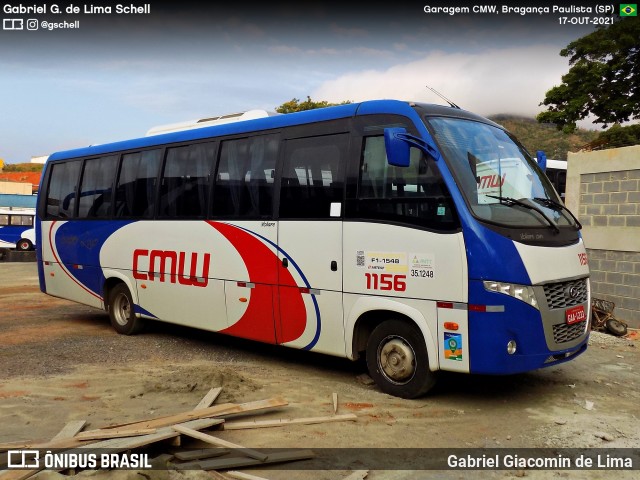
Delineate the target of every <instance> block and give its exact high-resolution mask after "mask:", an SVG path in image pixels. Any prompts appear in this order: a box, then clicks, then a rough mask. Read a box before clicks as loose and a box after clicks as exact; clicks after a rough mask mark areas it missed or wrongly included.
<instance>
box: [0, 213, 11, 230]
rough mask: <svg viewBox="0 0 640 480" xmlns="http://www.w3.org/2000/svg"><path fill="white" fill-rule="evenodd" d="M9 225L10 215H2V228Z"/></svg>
mask: <svg viewBox="0 0 640 480" xmlns="http://www.w3.org/2000/svg"><path fill="white" fill-rule="evenodd" d="M7 225H9V215H0V227H6V226H7Z"/></svg>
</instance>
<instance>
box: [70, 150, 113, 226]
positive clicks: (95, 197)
mask: <svg viewBox="0 0 640 480" xmlns="http://www.w3.org/2000/svg"><path fill="white" fill-rule="evenodd" d="M117 166H118V155H111V156H108V157H101V158H92V159H91V160H87V161H86V162H85V164H84V172H83V174H82V181H81V184H80V195H79V204H78V217H79V218H107V217H109V216H110V214H111V199H112V198H113V197H112V194H111V192H112V187H113V179H114V177H115V174H116V167H117Z"/></svg>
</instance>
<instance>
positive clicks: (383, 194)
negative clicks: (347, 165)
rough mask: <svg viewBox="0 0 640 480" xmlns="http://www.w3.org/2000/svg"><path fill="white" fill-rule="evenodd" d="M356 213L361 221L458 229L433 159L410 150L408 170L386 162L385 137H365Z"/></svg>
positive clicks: (446, 191)
mask: <svg viewBox="0 0 640 480" xmlns="http://www.w3.org/2000/svg"><path fill="white" fill-rule="evenodd" d="M357 205H358V214H359V216H361V217H363V218H372V219H381V220H390V221H397V222H402V223H412V224H416V225H421V226H425V227H430V228H438V229H442V228H444V229H449V228H457V225H458V221H457V216H456V213H455V209H454V204H453V200H452V199H451V196H450V195H449V191H448V189H447V187H446V186H445V184H444V182H443V181H442V177H441V176H440V171H439V170H438V168H437V166H436V162H435V160H433V158H430V157H427V156H425V154H424V153H423V152H422V151H420V150H418V149H417V148H411V164H410V166H409V167H406V168H401V167H393V166H391V165H389V164H388V163H387V155H386V152H385V146H384V137H382V136H374V137H366V138H364V144H363V148H362V158H361V164H360V182H359V185H358V203H357Z"/></svg>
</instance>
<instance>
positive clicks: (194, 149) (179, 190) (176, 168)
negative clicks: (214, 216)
mask: <svg viewBox="0 0 640 480" xmlns="http://www.w3.org/2000/svg"><path fill="white" fill-rule="evenodd" d="M213 160H214V145H213V144H209V143H207V144H199V145H191V146H189V147H177V148H171V149H169V151H168V152H167V161H166V162H165V166H164V173H163V174H162V183H161V185H160V212H159V213H158V215H159V216H164V217H188V218H203V217H204V216H205V215H206V213H207V198H208V195H207V193H208V187H209V178H210V174H211V169H212V167H213Z"/></svg>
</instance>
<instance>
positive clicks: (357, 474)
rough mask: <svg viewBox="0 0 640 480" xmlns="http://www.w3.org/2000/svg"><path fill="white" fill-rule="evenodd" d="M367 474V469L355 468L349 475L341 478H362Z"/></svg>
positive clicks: (350, 479)
mask: <svg viewBox="0 0 640 480" xmlns="http://www.w3.org/2000/svg"><path fill="white" fill-rule="evenodd" d="M367 475H369V470H356V471H355V472H351V474H350V475H349V476H347V477H344V478H343V480H364V479H365V478H367Z"/></svg>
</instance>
